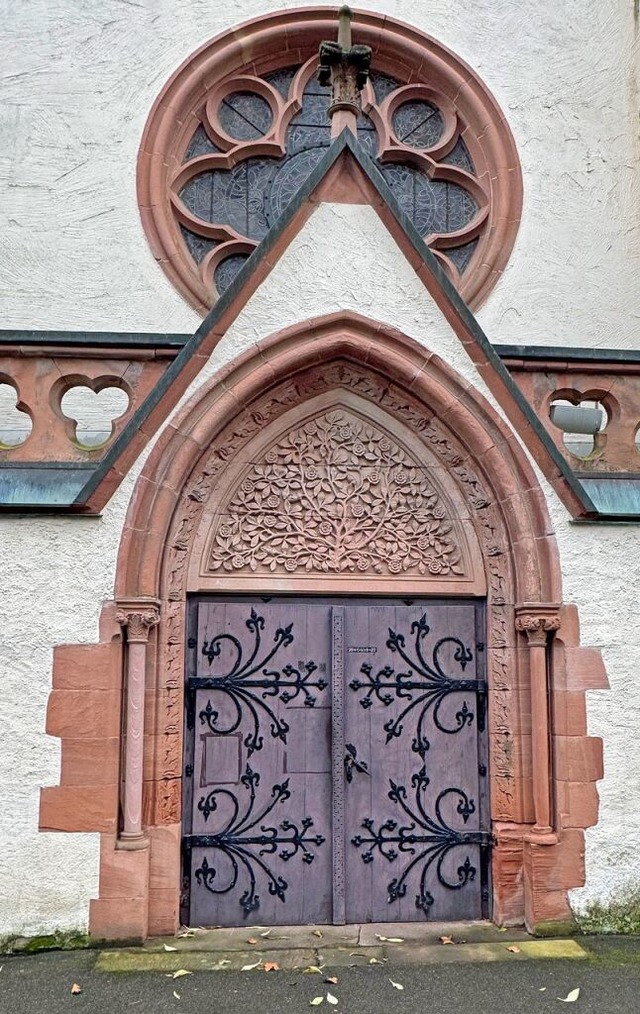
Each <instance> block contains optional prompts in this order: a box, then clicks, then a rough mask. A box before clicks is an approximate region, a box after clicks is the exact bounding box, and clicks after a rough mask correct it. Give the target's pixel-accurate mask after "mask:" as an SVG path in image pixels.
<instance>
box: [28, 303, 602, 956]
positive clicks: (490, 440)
mask: <svg viewBox="0 0 640 1014" xmlns="http://www.w3.org/2000/svg"><path fill="white" fill-rule="evenodd" d="M319 366H321V367H322V368H321V369H318V367H319ZM326 374H329V379H328V380H327V379H323V377H324V376H325V375H326ZM355 398H357V399H358V404H359V406H360V407H359V412H360V415H361V416H363V413H365V408H366V406H368V412H367V413H366V414H368V420H367V424H368V425H371V426H374V425H375V426H376V427H378V428H380V426H381V425H382V426H383V428H385V429H387V430H390V429H391V430H393V435H394V439H396V438H398V437H399V434H400V433H405V434H406V432H407V431H409V432H410V433H411V434H412V437H413V441H414V443H412V445H411V447H412V449H413V448H415V446H416V445H420V446H421V447H422V448H423V453H424V460H425V462H426V463H428V462H429V461H430V459H431V456H433V458H434V459H436V460H437V461H438V463H439V467H440V468H441V470H442V483H441V485H442V488H443V489H446V492H447V496H448V498H449V500H450V501H451V502H453V503H454V504H455V505H456V508H457V509H458V508H459V509H461V510H463V511H465V512H466V517H467V519H468V520H467V521H466V526H467V527H469V528H472V529H473V531H474V533H475V536H474V537H475V539H476V540H477V545H478V547H479V556H477V557H476V556H474V555H473V554H471V557H470V565H471V569H472V571H474V572H475V571H477V570H478V567H479V568H480V569H481V571H482V577H483V578H484V583H485V587H486V595H487V613H488V636H487V663H488V681H489V730H490V736H489V739H490V776H491V793H490V797H491V814H492V826H493V832H494V836H495V841H496V844H495V847H494V850H493V876H492V878H493V885H494V899H493V910H494V918H495V919H496V921H498V922H509V923H517V922H522V921H523V920H525V921H526V923H527V925H529V926H530V927H535V926H536V925H538V924H539V923H541V922H544V921H546V920H549V919H556V920H557V919H566V918H569V917H570V909H569V906H568V901H567V891H568V890H569V889H571V888H573V887H576V886H579V885H581V884H582V883H583V881H584V869H583V859H584V856H583V852H584V828H585V827H588V826H590V825H591V824H593V823H595V822H596V820H597V793H596V790H595V782H596V780H597V779H598V778H600V777H602V750H601V742H600V740H597V739H593V738H590V737H588V736H587V735H586V708H585V691H586V690H587V689H592V688H593V687H595V686H598V687H603V686H606V678H605V675H604V669H603V665H602V660H601V659H600V656H599V653H598V652H595V651H593V650H591V649H586V648H581V647H580V646H579V631H578V626H577V617H576V611H575V609H574V608H573V607H571V606H567V605H559V606H556V605H555V603H561V602H562V595H561V577H560V569H559V562H558V557H557V548H556V544H555V539H554V537H553V535H552V534H551V527H550V522H549V518H548V516H547V513H546V506H545V500H544V495H543V493H542V491H541V490H540V488H539V486H538V484H537V481H536V478H535V475H534V473H533V471H532V468H531V466H530V464H529V461H528V459H527V458H526V455H525V454H524V452H523V450H522V448H521V446H520V444H519V442H518V441H517V440H515V439H514V437H513V434H512V433H511V431H510V430H509V429H508V427H507V426H506V424H505V423H504V422H503V421H502V420H501V419H500V417H499V416H498V415H497V413H496V412H495V411H494V410H493V409H492V408H491V407H490V406H489V405H488V403H487V402H486V401H485V400H484V399H483V397H482V396H481V395H479V394H478V393H477V392H475V391H474V390H473V389H472V388H470V387H469V385H468V384H466V383H465V382H464V381H462V380H461V379H460V378H459V377H458V376H457V375H456V374H455V373H454V372H453V371H452V370H451V369H450V368H449V367H448V366H447V365H446V364H445V363H443V361H442V360H440V359H439V357H437V356H436V355H434V354H432V353H429V352H428V351H426V350H425V349H424V348H423V347H420V346H418V345H417V344H416V343H414V342H412V341H410V340H408V339H407V338H405V337H404V336H402V335H400V334H399V333H398V332H396V331H394V330H393V329H391V328H387V327H385V326H382V325H379V324H376V323H374V322H371V321H367V320H365V319H364V318H361V317H358V316H357V315H353V314H342V315H340V314H337V315H333V316H331V317H328V318H325V319H321V320H316V321H312V322H309V321H307V322H305V323H304V325H299V326H297V327H295V328H291V329H289V330H287V331H285V332H283V333H282V334H280V335H278V336H275V337H274V338H273V339H271V340H270V341H268V342H265V343H261V344H260V346H259V347H257V348H256V349H255V350H252V352H251V353H248V354H246V355H245V356H243V357H241V358H240V359H239V360H238V361H237V362H236V363H235V364H234V365H233V366H232V367H230V368H228V369H227V370H225V371H222V373H221V374H219V375H218V376H217V377H216V378H214V379H213V380H212V381H211V382H210V383H208V384H207V385H205V386H204V387H203V389H202V390H201V391H199V392H198V393H197V394H196V395H195V396H194V398H193V399H192V400H191V401H190V403H189V404H188V405H187V406H185V408H184V409H183V410H182V412H181V413H180V415H179V416H178V417H177V419H176V420H175V421H174V422H173V423H172V424H171V425H170V426H169V427H168V428H167V429H166V430H165V432H164V433H163V434H162V436H161V438H160V440H159V441H158V443H157V444H156V446H155V447H154V449H153V451H152V453H151V455H150V457H149V460H148V461H147V463H146V465H145V468H144V470H143V472H142V474H141V476H140V479H139V480H138V483H137V485H136V488H135V491H134V494H133V498H132V501H131V505H130V509H129V514H128V517H127V522H126V526H125V530H124V534H123V539H122V543H121V547H120V554H119V562H118V568H117V578H116V600H117V601H122V600H123V599H130V598H135V599H140V598H143V599H145V598H146V599H148V598H152V599H157V600H158V601H159V602H160V614H161V620H160V623H159V624H158V626H155V627H153V628H152V631H151V635H150V638H149V642H148V644H147V646H146V683H147V698H146V715H145V735H144V758H143V807H142V813H143V821H142V823H143V829H144V833H145V835H146V836H147V839H148V847H147V848H143V849H142V850H140V851H137V852H125V851H121V850H120V851H118V850H116V848H115V845H116V834H117V832H118V826H119V825H118V775H117V770H118V768H117V765H114V766H112V767H111V769H110V771H111V775H109V774H108V772H107V771H106V770H105V766H104V765H100V771H99V775H96V774H95V773H94V771H93V768H92V767H91V766H90V763H89V761H88V758H89V757H90V756H91V752H92V750H95V749H96V747H94V746H89V745H88V744H87V746H86V748H84V747H83V744H84V742H85V740H84V739H83V737H85V738H87V739H94V740H95V737H96V730H98V729H99V730H100V733H101V735H103V736H104V737H105V738H106V737H107V736H110V737H111V738H113V739H115V742H116V743H117V744H119V738H118V730H119V723H120V707H121V699H120V689H121V685H122V672H123V660H122V637H121V629H120V626H119V624H118V623H117V620H116V616H115V606H113V605H111V606H106V607H105V612H104V616H103V624H102V643H100V644H98V645H83V646H75V647H73V646H66V647H61V648H58V649H56V654H55V660H54V689H53V692H52V694H51V698H50V701H49V707H48V716H47V731H48V732H49V733H50V734H52V735H58V736H60V737H61V738H62V740H63V746H62V757H63V763H62V777H61V785H60V786H59V787H56V788H48V789H44V790H43V793H42V803H41V827H42V828H43V829H57V830H69V831H70V830H74V831H87V830H98V831H100V832H102V834H103V839H102V849H101V868H100V896H99V898H98V899H96V900H95V901H93V902H92V903H91V915H90V926H91V932H92V934H93V935H94V936H97V937H100V936H111V937H122V936H136V937H142V936H145V935H146V934H147V933H148V932H149V933H169V932H174V931H175V928H176V926H177V924H178V911H179V895H180V878H181V866H180V848H179V845H180V815H181V777H182V720H183V680H184V651H185V603H186V596H187V593H188V592H193V591H199V590H202V578H201V576H200V573H201V570H202V569H203V567H204V568H205V569H206V565H207V561H208V559H209V557H208V555H207V553H206V548H207V535H208V534H209V532H210V530H211V517H210V516H208V511H210V505H211V504H212V503H215V502H216V496H219V492H217V491H219V490H220V489H221V488H224V487H225V486H226V483H227V479H228V476H229V468H230V467H231V466H232V465H233V463H234V462H235V461H237V460H238V458H239V455H240V452H241V451H242V449H243V448H247V447H250V446H251V442H252V441H255V440H256V439H257V438H261V439H262V440H263V441H264V446H267V445H268V444H269V440H270V439H271V440H272V442H273V441H276V442H277V440H278V439H279V436H280V434H281V433H282V432H283V431H284V432H290V431H291V428H292V427H291V422H290V420H291V413H294V412H295V411H296V409H297V410H298V411H299V412H300V413H301V416H302V417H303V418H307V416H308V414H309V412H310V406H313V404H314V399H316V404H315V407H314V408H312V409H311V414H312V415H314V417H317V412H318V402H317V399H320V401H321V402H322V404H321V405H320V407H321V408H322V410H323V411H326V405H325V404H324V402H323V401H322V399H325V400H326V401H327V402H331V403H332V405H333V407H334V408H335V409H336V411H339V410H340V409H339V408H338V406H344V405H346V406H348V408H349V411H354V400H353V399H355ZM314 413H315V414H314ZM287 416H289V418H287ZM363 417H364V416H363ZM394 427H396V428H395V429H394ZM270 434H272V436H271V437H270ZM203 561H204V562H203ZM287 579H288V582H289V583H288V585H287V587H288V589H289V590H290V591H295V590H296V589H300V588H304V590H305V591H306V592H308V591H309V585H303V586H301V585H300V584H299V583H298V584H296V583H295V578H292V576H291V575H288V577H287ZM474 579H475V580H477V579H478V578H477V575H476V577H475V578H474ZM331 581H332V587H333V589H334V591H337V590H338V589H341V590H342V592H343V593H344V592H347V593H348V592H353V591H356V592H357V591H358V590H359V589H358V585H357V578H355V577H354V576H353V575H351V574H348V575H342V574H338V575H333V576H332V577H331ZM396 581H398V575H391V577H390V580H389V584H387V585H386V586H385V591H387V592H388V589H389V588H390V587H396V588H397V589H399V588H400V587H401V586H402V587H403V589H405V588H406V583H404V581H401V582H400V584H395V585H394V582H396ZM424 581H425V583H423V584H422V586H420V585H419V584H416V585H415V587H416V588H418V587H419V589H420V593H421V594H424V593H425V590H426V589H427V587H428V588H429V590H430V591H431V592H432V593H433V594H434V595H438V594H443V593H446V594H451V585H450V584H447V583H446V576H445V577H444V578H443V576H442V575H441V574H439V575H430V577H429V578H427V577H426V575H425V576H424ZM427 582H430V583H427ZM205 587H210V586H206V585H205ZM217 587H218V589H219V590H231V589H233V587H234V586H233V585H229V586H227V585H226V584H225V581H224V580H221V581H220V582H219V583H218V586H217ZM272 587H273V591H274V592H275V591H278V590H280V588H281V587H282V585H279V584H278V579H277V578H274V580H273V586H272ZM318 587H319V589H322V590H325V589H326V587H327V584H326V583H324V584H322V583H319V585H318ZM403 593H405V592H404V590H403ZM517 617H518V619H519V626H520V628H524V633H520V632H518V629H517V626H518V624H517V622H516V618H517ZM541 618H542V627H543V628H544V626H545V624H547V625H549V624H551V625H552V626H555V621H556V618H557V619H558V620H559V622H560V626H559V627H558V629H557V630H556V632H555V636H554V638H553V641H552V642H551V644H550V646H549V648H544V649H543V650H544V653H545V661H544V665H543V666H542V667H541V666H540V661H539V656H538V655H537V654H536V653H537V652H538V651H539V649H540V648H541V647H542V638H541V637H540V638H539V639H537V638H536V631H537V630H538V628H539V626H540V620H541ZM529 628H531V630H530V632H531V634H532V636H533V643H532V646H531V647H527V646H526V645H525V644H523V638H524V636H525V634H526V633H527V630H529ZM549 633H550V631H548V630H547V631H544V634H545V636H546V637H548V635H549ZM547 652H548V654H549V664H548V666H547V663H546V656H547ZM94 672H97V673H98V680H99V681H100V680H102V683H100V682H99V684H98V685H103V686H104V689H103V690H101V691H100V692H99V693H100V695H101V696H100V697H99V700H96V690H95V685H94ZM101 674H102V675H101ZM545 680H546V681H547V690H546V692H541V687H542V691H544V681H545ZM72 687H73V689H72ZM547 711H548V714H549V718H548V723H549V724H548V733H547V736H546V741H547V743H548V744H549V761H548V762H545V757H544V752H541V751H540V750H539V749H538V746H539V743H540V736H541V735H544V726H543V713H544V715H546V714H547ZM98 715H99V718H100V721H99V722H98ZM103 729H104V730H105V731H104V732H103ZM536 737H537V738H536ZM78 739H80V744H78ZM534 742H535V744H536V746H535V747H534ZM71 744H73V747H72V748H71ZM105 752H106V750H105ZM551 757H552V758H553V763H551ZM96 777H99V778H100V779H101V780H106V781H107V782H108V781H109V777H112V778H113V782H112V783H111V782H109V784H108V785H107V784H104V785H103V786H102V789H100V788H99V787H98V786H96V784H95V781H96ZM543 789H545V790H546V798H547V800H548V814H549V816H548V824H547V823H546V821H547V817H546V812H545V803H544V799H545V796H544V793H543V791H542V790H543ZM85 803H86V805H83V804H85ZM547 827H550V831H551V834H547V833H546V830H547Z"/></svg>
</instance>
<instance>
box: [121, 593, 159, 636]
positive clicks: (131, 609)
mask: <svg viewBox="0 0 640 1014" xmlns="http://www.w3.org/2000/svg"><path fill="white" fill-rule="evenodd" d="M116 620H117V621H118V623H119V624H120V626H121V627H124V628H125V629H126V631H127V641H129V642H132V641H138V642H140V641H141V642H143V643H144V642H146V641H147V640H148V638H149V631H150V630H151V628H152V627H155V626H156V624H157V623H159V622H160V609H159V603H158V602H157V601H156V600H155V599H151V600H149V599H147V600H145V599H133V600H131V601H129V602H119V603H118V611H117V613H116Z"/></svg>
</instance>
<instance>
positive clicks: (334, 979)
mask: <svg viewBox="0 0 640 1014" xmlns="http://www.w3.org/2000/svg"><path fill="white" fill-rule="evenodd" d="M324 981H325V982H329V983H331V985H332V986H337V985H338V976H337V975H328V976H327V978H326V979H325V980H324Z"/></svg>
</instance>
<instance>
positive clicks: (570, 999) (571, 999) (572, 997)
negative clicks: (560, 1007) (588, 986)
mask: <svg viewBox="0 0 640 1014" xmlns="http://www.w3.org/2000/svg"><path fill="white" fill-rule="evenodd" d="M579 996H580V990H579V989H572V990H571V992H570V993H568V994H567V996H558V997H556V999H557V1000H560V1001H561V1002H562V1003H575V1002H576V1000H577V999H578V997H579Z"/></svg>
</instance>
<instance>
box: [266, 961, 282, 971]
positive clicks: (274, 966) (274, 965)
mask: <svg viewBox="0 0 640 1014" xmlns="http://www.w3.org/2000/svg"><path fill="white" fill-rule="evenodd" d="M264 970H265V972H279V971H280V965H279V964H278V962H277V961H265V963H264Z"/></svg>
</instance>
